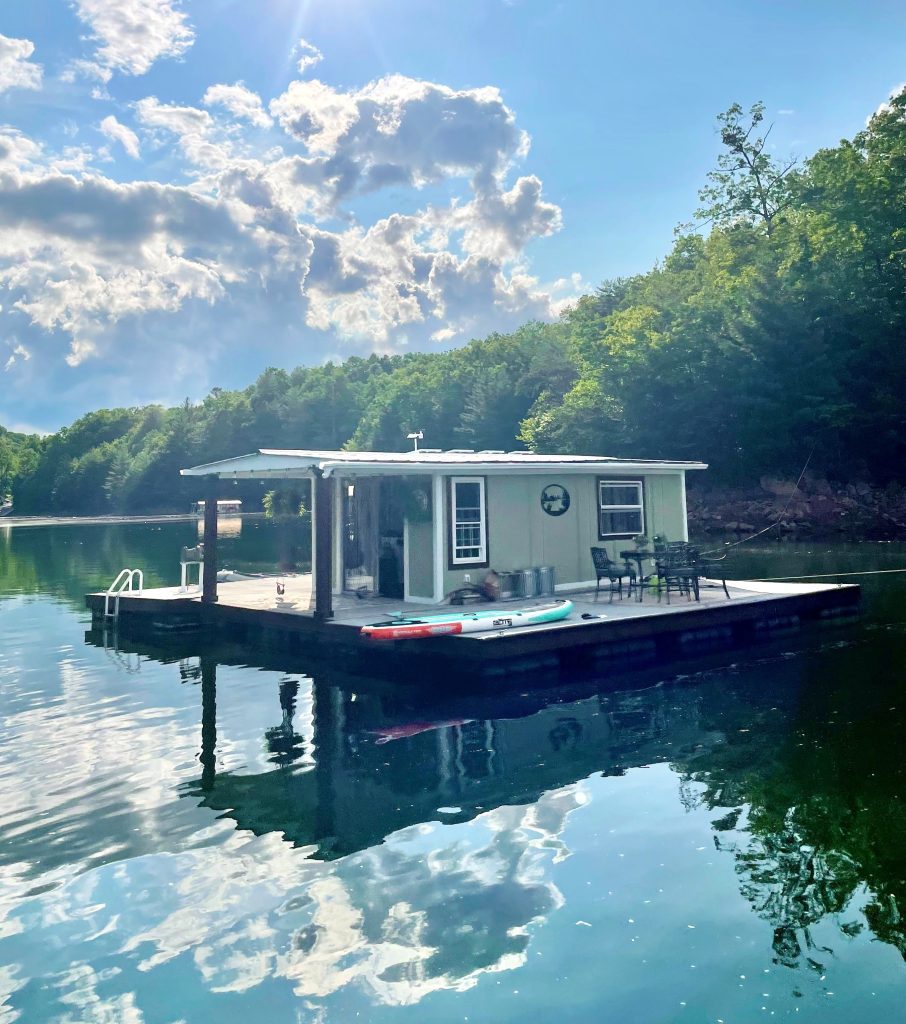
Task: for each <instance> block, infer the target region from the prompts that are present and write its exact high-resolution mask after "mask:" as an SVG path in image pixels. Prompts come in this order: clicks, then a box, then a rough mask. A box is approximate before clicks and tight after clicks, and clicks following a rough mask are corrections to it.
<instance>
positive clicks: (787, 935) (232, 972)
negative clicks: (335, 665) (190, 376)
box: [0, 520, 906, 1024]
mask: <svg viewBox="0 0 906 1024" xmlns="http://www.w3.org/2000/svg"><path fill="white" fill-rule="evenodd" d="M195 531H196V526H195V524H194V523H183V524H165V525H159V524H158V525H126V526H106V525H105V526H82V527H73V526H65V527H64V526H60V527H44V528H16V529H12V530H9V529H5V530H4V529H3V527H2V526H0V1022H3V1024H8V1022H12V1021H22V1022H44V1021H67V1022H76V1021H78V1022H82V1021H92V1022H94V1021H98V1022H100V1021H103V1022H110V1024H114V1022H116V1024H119V1022H127V1024H137V1022H146V1024H151V1022H155V1024H156V1022H162V1024H163V1022H167V1024H170V1022H177V1021H184V1022H187V1024H194V1022H209V1021H217V1022H218V1024H227V1022H233V1021H236V1022H241V1024H248V1021H259V1020H260V1021H267V1022H269V1024H274V1022H276V1024H282V1022H284V1021H286V1022H292V1024H296V1022H316V1024H322V1022H344V1024H345V1022H349V1021H355V1020H360V1021H368V1022H371V1021H375V1022H383V1021H393V1022H395V1021H412V1022H419V1024H422V1022H428V1024H432V1022H448V1021H470V1022H482V1024H483V1022H508V1021H514V1022H516V1021H519V1022H523V1021H525V1020H527V1019H530V1020H543V1021H552V1022H557V1024H560V1022H603V1021H614V1022H624V1021H625V1022H632V1024H648V1022H652V1024H654V1022H658V1024H660V1022H666V1021H688V1022H690V1024H699V1022H725V1024H738V1022H754V1021H765V1020H768V1019H770V1018H776V1019H781V1018H783V1019H790V1020H797V1021H803V1020H804V1021H819V1020H820V1021H822V1022H829V1021H830V1022H833V1021H840V1022H847V1024H853V1022H862V1021H865V1022H868V1021H875V1020H889V1021H896V1020H902V1019H904V1010H903V1007H904V1005H906V970H904V963H903V957H904V953H906V807H904V802H906V788H904V757H903V746H904V741H903V737H904V733H906V693H904V668H903V666H904V665H906V574H904V575H902V576H900V575H886V576H873V577H865V578H864V579H863V582H864V584H865V590H864V594H865V614H864V617H863V619H862V620H861V621H860V622H859V623H858V624H857V625H855V626H849V627H846V628H844V629H835V630H828V631H826V632H816V633H814V634H809V635H806V636H800V635H791V636H789V637H788V638H786V639H785V640H784V641H783V642H782V643H780V644H774V645H773V646H771V647H766V648H762V649H756V650H753V651H748V652H745V653H743V652H737V653H736V654H735V655H728V656H726V657H724V658H722V659H721V662H720V663H718V662H714V663H712V664H684V665H681V666H674V667H673V668H672V669H671V668H670V667H665V669H664V672H663V676H662V678H661V679H660V680H652V678H651V677H650V676H647V677H646V678H645V679H644V680H640V679H639V680H633V679H632V678H630V677H623V678H616V677H612V678H607V677H606V676H602V678H600V679H592V680H589V679H582V680H579V679H577V680H574V681H572V682H568V683H566V684H565V685H563V686H560V687H558V688H557V689H554V690H551V689H545V683H544V681H543V680H535V681H533V680H529V679H525V678H522V679H520V680H519V681H518V682H516V683H514V684H513V687H512V688H511V689H509V690H508V691H502V692H496V693H494V692H486V693H482V694H475V693H472V694H471V695H468V694H466V693H462V692H457V690H456V687H455V686H454V685H453V683H454V681H452V680H443V679H438V678H426V679H424V680H423V682H422V684H421V685H420V686H412V685H409V686H407V687H401V686H395V685H394V684H392V683H390V682H388V681H386V680H385V681H378V680H366V679H358V678H352V677H341V676H338V675H332V674H331V673H329V672H324V671H323V670H319V671H318V672H317V673H314V674H313V672H312V668H311V666H310V665H307V664H306V662H305V659H304V657H303V656H300V655H282V654H279V653H277V652H264V653H256V652H254V651H250V650H245V649H243V648H241V647H238V646H232V645H230V644H229V643H223V644H219V645H218V646H216V647H214V646H203V645H202V644H201V642H200V641H193V640H192V639H182V640H179V641H173V642H171V644H170V645H169V646H168V645H167V643H166V642H165V641H159V644H158V646H157V647H154V646H151V645H140V644H137V643H131V644H130V643H129V642H127V641H124V640H118V638H117V637H116V636H115V635H114V634H112V633H108V634H107V635H104V633H103V632H99V631H95V632H91V630H90V627H91V622H90V617H89V616H88V615H87V614H86V613H85V611H84V610H83V607H82V597H83V595H84V593H85V592H86V591H87V590H89V589H94V588H98V587H99V586H101V585H106V584H107V583H108V582H109V581H110V580H112V578H113V576H114V575H115V574H116V573H117V572H118V571H119V569H121V568H122V567H123V566H126V565H136V566H140V567H142V568H143V569H144V570H145V574H146V585H150V584H171V583H175V582H177V580H178V550H179V547H180V546H181V545H183V544H192V543H194V542H195V540H196V532H195ZM285 543H286V541H285V538H282V539H281V538H278V537H277V536H276V533H275V531H274V529H273V528H272V527H271V526H270V525H269V524H267V523H264V522H262V521H257V522H256V521H253V520H245V521H244V522H243V524H242V531H241V534H240V535H239V536H234V537H232V538H224V539H223V541H222V558H223V561H224V562H226V563H228V564H231V565H233V566H234V567H236V568H255V567H262V566H265V565H268V564H270V563H273V561H274V560H275V559H276V557H277V555H275V554H274V551H275V549H276V548H277V547H278V546H280V545H281V544H283V545H284V547H285ZM295 555H296V557H298V558H301V559H304V558H305V557H306V555H305V552H304V551H302V552H301V553H300V552H299V551H296V553H295ZM734 566H735V569H736V573H735V574H736V575H737V576H762V577H764V576H788V575H793V574H795V573H806V572H809V573H823V572H831V571H835V570H836V571H841V570H845V569H849V570H858V571H866V570H869V569H894V568H903V567H906V546H903V545H835V544H817V543H816V544H812V545H792V544H784V545H765V546H762V547H753V546H751V545H749V546H746V547H744V548H743V549H742V552H741V553H740V554H738V555H737V556H736V560H735V562H734Z"/></svg>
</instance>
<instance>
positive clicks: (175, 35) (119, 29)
mask: <svg viewBox="0 0 906 1024" xmlns="http://www.w3.org/2000/svg"><path fill="white" fill-rule="evenodd" d="M73 2H74V4H75V9H76V13H77V14H78V16H79V18H80V19H81V20H82V21H83V22H84V23H85V24H86V25H88V27H89V28H90V29H91V38H92V39H93V40H94V41H95V42H96V43H97V49H96V50H95V53H94V59H93V60H92V61H77V62H74V65H73V68H74V70H76V71H78V72H80V73H82V74H88V75H94V76H96V77H98V78H100V79H101V80H102V81H105V82H106V81H109V78H110V75H111V73H112V72H113V71H120V72H122V73H123V74H126V75H143V74H144V73H145V72H146V71H148V69H149V68H150V67H151V65H152V64H154V63H155V61H158V60H161V59H163V58H165V57H179V56H181V55H182V54H183V53H185V51H186V50H187V49H188V48H189V47H190V46H191V45H192V43H193V42H194V41H195V33H194V32H193V30H192V28H191V26H190V25H189V24H188V22H187V20H186V15H185V13H184V12H183V11H181V10H180V9H179V6H178V2H177V0H115V2H111V0H73Z"/></svg>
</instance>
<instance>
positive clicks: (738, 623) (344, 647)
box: [86, 584, 861, 676]
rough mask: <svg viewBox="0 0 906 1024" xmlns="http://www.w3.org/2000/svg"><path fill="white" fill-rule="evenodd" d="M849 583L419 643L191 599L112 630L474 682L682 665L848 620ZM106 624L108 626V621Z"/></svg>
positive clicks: (163, 604)
mask: <svg viewBox="0 0 906 1024" xmlns="http://www.w3.org/2000/svg"><path fill="white" fill-rule="evenodd" d="M860 598H861V591H860V588H859V587H858V586H857V585H855V584H843V585H838V586H834V587H829V588H828V589H826V590H820V591H812V592H809V593H800V594H778V595H771V596H768V595H765V596H764V597H762V598H761V599H760V600H758V601H737V602H735V603H734V602H733V601H732V600H730V601H726V602H721V603H720V604H715V605H707V606H703V605H697V604H690V605H689V607H688V608H684V609H682V610H675V611H671V612H670V613H669V614H664V615H649V616H644V617H640V618H634V619H606V618H602V619H601V620H600V621H583V622H581V623H579V622H576V623H570V624H569V625H567V624H565V623H559V624H556V625H553V626H538V627H527V628H524V629H520V630H515V631H512V632H511V631H505V632H500V633H492V634H483V635H480V636H469V637H461V636H446V637H432V638H430V639H423V640H418V641H412V640H410V641H395V642H387V641H374V640H371V641H369V640H366V639H364V638H363V637H362V636H361V634H360V627H359V626H358V625H353V624H345V623H342V622H337V621H336V620H334V621H332V622H329V623H325V622H319V621H318V620H316V619H315V618H313V617H310V616H307V615H300V614H298V613H293V614H289V613H286V612H281V611H276V610H267V609H262V610H257V609H249V608H238V607H234V606H231V605H226V604H223V605H220V604H214V605H203V604H201V603H200V602H199V601H197V600H192V599H189V598H186V599H182V598H175V599H168V600H155V599H153V598H128V597H123V598H121V601H120V623H119V624H118V626H117V628H118V629H120V630H122V631H129V632H136V631H141V632H150V633H152V634H157V635H165V634H167V633H171V634H176V633H192V632H198V631H204V632H210V633H214V634H217V635H220V636H225V637H229V638H230V639H231V640H232V641H234V642H237V643H240V644H242V645H244V646H246V647H247V648H248V649H249V651H250V652H253V651H255V650H256V649H265V648H275V647H276V648H278V649H279V648H282V649H285V650H301V649H305V650H306V651H307V652H308V653H309V654H310V655H311V656H312V657H314V658H317V659H322V660H329V661H330V662H331V663H332V664H336V665H340V664H345V665H349V666H351V665H356V664H357V665H359V666H361V665H362V664H363V663H366V664H367V667H368V669H369V671H371V670H373V671H375V672H380V671H390V672H394V673H395V672H407V671H411V670H412V669H415V670H416V671H421V672H424V671H425V669H426V666H430V664H431V663H434V662H436V663H437V664H438V665H440V664H443V665H445V666H447V667H456V666H459V667H460V668H466V667H468V670H469V671H470V672H472V673H475V674H476V675H477V676H488V675H491V676H494V675H496V676H501V675H508V674H510V673H515V674H518V673H519V672H526V671H528V672H531V671H538V670H539V669H543V670H549V669H554V668H556V669H568V670H575V669H577V668H578V669H580V670H582V669H589V668H594V667H595V666H599V665H601V664H603V663H604V662H606V663H608V664H610V663H614V662H619V661H620V660H623V661H624V662H627V663H628V662H632V663H634V664H635V663H639V664H644V663H649V664H650V663H654V662H665V661H674V660H681V659H684V658H686V657H688V656H691V655H696V654H700V653H701V652H702V651H709V650H714V649H718V648H720V647H740V646H747V645H749V644H751V643H754V642H758V641H760V640H764V639H766V638H768V637H770V636H776V635H778V634H782V633H784V632H791V631H796V630H798V629H799V628H800V627H801V626H802V625H803V624H804V623H807V622H817V623H839V622H846V621H849V620H851V619H852V618H853V617H854V616H855V615H856V614H858V609H859V605H860ZM86 604H87V606H88V608H89V609H90V610H91V612H92V617H93V621H94V623H95V624H96V625H103V609H104V595H103V594H89V595H87V597H86ZM111 625H112V624H111Z"/></svg>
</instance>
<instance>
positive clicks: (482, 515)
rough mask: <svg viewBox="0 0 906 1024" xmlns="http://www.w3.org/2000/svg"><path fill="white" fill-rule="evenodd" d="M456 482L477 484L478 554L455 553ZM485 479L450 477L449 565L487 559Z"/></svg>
mask: <svg viewBox="0 0 906 1024" xmlns="http://www.w3.org/2000/svg"><path fill="white" fill-rule="evenodd" d="M458 484H478V523H479V527H480V534H481V539H480V542H479V546H478V555H477V556H474V555H469V556H467V557H464V556H463V557H461V556H457V554H456V547H457V545H456V525H457V522H456V487H457V485H458ZM485 487H486V481H485V478H484V477H483V476H451V477H450V565H451V566H460V565H485V564H487V561H488V503H487V495H486V493H485Z"/></svg>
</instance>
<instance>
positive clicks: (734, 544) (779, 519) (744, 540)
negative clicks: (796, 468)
mask: <svg viewBox="0 0 906 1024" xmlns="http://www.w3.org/2000/svg"><path fill="white" fill-rule="evenodd" d="M817 447H818V442H817V441H816V442H815V443H814V444H813V445H812V450H811V451H810V452H809V453H808V458H807V459H806V460H805V465H804V466H803V467H802V472H801V473H800V474H799V479H798V480H797V481H796V483H795V485H794V486H793V489H792V491H790V496H789V498H787V501H786V504H785V505H784V506H783V511H782V512H781V513H780V515H779V516H778V517H777V519H775V520H774V522H773V523H771V525H770V526H766V527H765V528H764V529H763V530H759V531H758V533H753V534H752V536H751V537H743V538H742V540H737V541H733V542H732V543H731V542H730V541H727V543H726V544H724V545H723V547H720V548H711V549H710V550H708V551H703V552H702V554H703V555H705V556H707V555H712V554H714V552H715V551H723V554H722V555H721V556H720V558H718V559H716V561H718V562H722V561H723V560H724V559H725V558H726V557H727V555H728V554H729V553H730V552H729V550H728V549H729V548H735V547H739V545H740V544H746V543H748V542H749V541H750V540H755V538H756V537H760V536H761V535H762V534H763V533H767V532H768V530H773V529H774V527H775V526H777V525H779V524H780V523H782V522H783V517H784V516H785V515H786V510H787V509H788V508H789V507H790V505H791V504H792V503H793V498H794V497H795V496H796V491H798V490H799V485H800V484H801V483H802V478H803V477H804V476H805V471H806V470H807V469H808V464H809V463H810V462H811V461H812V456H813V455H814V454H815V449H816V448H817Z"/></svg>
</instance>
